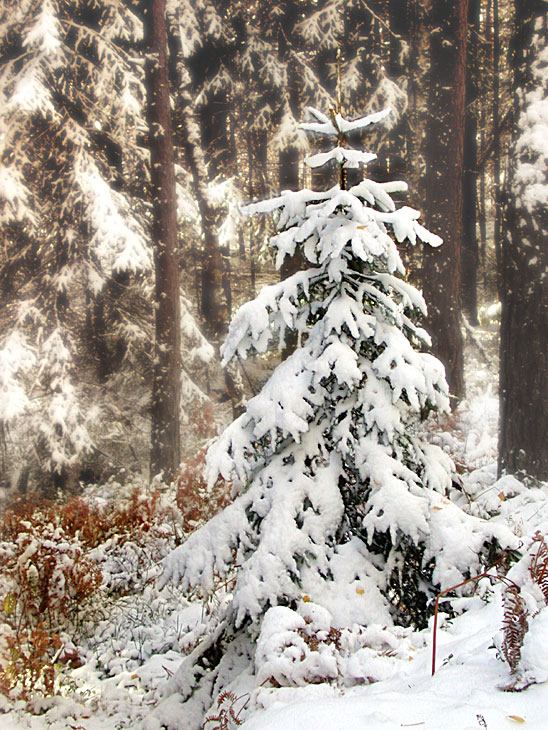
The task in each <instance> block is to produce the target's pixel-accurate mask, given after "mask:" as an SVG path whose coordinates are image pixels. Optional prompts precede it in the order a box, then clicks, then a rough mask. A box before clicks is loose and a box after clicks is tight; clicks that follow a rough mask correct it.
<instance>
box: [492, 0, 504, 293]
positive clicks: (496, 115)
mask: <svg viewBox="0 0 548 730" xmlns="http://www.w3.org/2000/svg"><path fill="white" fill-rule="evenodd" d="M499 66H500V23H499V3H498V0H493V156H494V164H493V175H494V178H495V181H494V186H493V187H494V196H495V233H494V238H495V255H496V261H497V291H498V295H499V298H500V296H501V285H502V284H501V273H500V272H501V270H502V253H501V238H502V226H501V199H500V198H501V195H500V79H499V70H500V69H499Z"/></svg>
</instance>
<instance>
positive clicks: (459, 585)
mask: <svg viewBox="0 0 548 730" xmlns="http://www.w3.org/2000/svg"><path fill="white" fill-rule="evenodd" d="M504 557H505V556H504V555H503V556H502V557H501V558H499V559H498V560H497V561H496V562H494V563H493V565H490V566H489V567H488V568H487V570H486V571H484V572H483V573H480V574H479V575H475V576H474V577H473V578H467V579H466V580H463V581H462V583H457V585H455V586H451V588H446V589H445V590H444V591H440V592H439V593H438V595H437V596H436V603H435V605H434V627H433V629H434V634H433V637H432V676H434V674H435V673H436V637H437V634H436V632H437V628H438V604H439V600H440V598H441V597H442V596H445V594H446V593H451V591H455V590H456V589H457V588H462V586H465V585H466V584H467V583H472V582H473V581H476V580H480V578H487V577H489V578H494V579H495V580H500V581H501V582H502V583H506V584H507V585H508V584H511V585H513V586H514V587H515V588H516V589H517V591H518V592H519V590H520V588H519V586H518V585H516V584H515V583H514V581H512V580H510V579H509V578H506V577H505V576H502V575H489V571H490V570H492V569H493V568H494V567H495V566H496V565H498V564H499V563H500V562H501V561H502V560H503V558H504Z"/></svg>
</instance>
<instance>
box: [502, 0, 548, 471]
mask: <svg viewBox="0 0 548 730" xmlns="http://www.w3.org/2000/svg"><path fill="white" fill-rule="evenodd" d="M515 8H516V18H515V37H514V53H513V59H514V115H515V116H514V140H513V153H512V155H511V167H510V175H509V181H508V205H507V224H508V232H509V236H508V237H507V238H506V240H505V241H504V242H503V247H502V252H501V254H502V287H501V293H502V319H501V343H500V348H501V349H500V355H501V367H500V396H501V401H500V403H501V408H500V440H499V468H500V470H501V471H506V472H522V473H524V474H527V475H530V476H532V477H535V478H537V479H540V480H546V479H548V440H547V434H548V330H547V324H546V323H547V322H548V276H547V275H546V272H547V271H548V233H547V231H548V207H547V205H546V195H545V192H544V191H545V190H546V189H547V187H548V152H547V151H546V144H545V140H546V138H547V137H548V111H547V105H548V78H547V76H546V73H545V69H544V68H543V66H542V61H541V60H540V59H541V54H542V56H543V57H544V58H545V56H546V52H547V46H548V41H547V20H546V12H545V11H546V8H545V3H543V2H541V1H537V2H535V1H534V0H516V2H515ZM544 63H545V62H544Z"/></svg>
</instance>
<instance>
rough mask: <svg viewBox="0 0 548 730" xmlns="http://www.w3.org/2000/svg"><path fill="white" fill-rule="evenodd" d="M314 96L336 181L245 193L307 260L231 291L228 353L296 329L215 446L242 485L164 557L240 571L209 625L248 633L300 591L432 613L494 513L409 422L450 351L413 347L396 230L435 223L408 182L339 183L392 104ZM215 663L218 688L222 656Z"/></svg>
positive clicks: (427, 401) (225, 469) (170, 570)
mask: <svg viewBox="0 0 548 730" xmlns="http://www.w3.org/2000/svg"><path fill="white" fill-rule="evenodd" d="M310 111H311V113H312V115H313V117H314V121H313V122H312V123H309V124H305V125H303V128H304V129H305V130H307V131H309V132H315V133H319V134H322V135H324V136H325V137H327V138H328V139H329V140H330V141H331V142H332V144H331V148H330V149H329V151H327V152H324V153H319V154H316V155H314V156H313V157H310V158H308V160H307V163H308V165H310V166H312V167H315V166H318V165H322V164H324V163H328V162H330V161H333V160H334V161H336V163H337V165H338V168H339V178H340V184H339V185H336V186H334V187H332V188H331V189H330V190H327V191H325V192H316V191H311V190H301V191H299V192H284V193H283V194H282V195H281V196H280V197H277V198H274V199H272V200H268V201H265V202H261V203H257V204H254V205H250V206H249V207H248V208H247V212H248V213H250V214H254V213H268V212H275V213H277V216H278V220H277V226H278V234H277V235H275V236H274V237H273V238H272V240H271V246H272V248H273V250H274V252H275V254H276V263H277V266H278V267H279V266H281V265H282V263H283V260H284V258H285V257H286V256H292V255H294V253H295V251H296V250H297V249H300V250H301V252H302V255H303V258H304V259H306V261H307V262H308V265H309V268H308V269H307V270H305V271H299V272H298V273H296V274H294V275H293V276H291V277H289V278H288V279H286V280H284V281H282V282H280V283H277V284H274V285H272V286H267V287H265V288H264V289H263V290H262V291H261V292H260V294H259V296H258V297H257V298H256V299H255V300H254V301H252V302H249V303H247V304H245V305H244V306H243V307H241V308H240V310H239V311H238V312H237V314H236V316H235V318H234V320H233V321H232V324H231V326H230V330H229V334H228V337H227V340H226V342H225V344H224V350H223V355H224V360H225V362H229V361H230V360H231V359H232V358H233V357H236V356H239V357H242V358H245V357H247V356H248V355H249V354H250V353H252V352H255V353H259V354H260V353H264V352H266V351H267V349H268V348H269V347H271V346H277V347H278V348H282V347H283V346H284V340H285V337H286V333H288V332H296V333H297V335H298V343H299V344H298V347H297V349H296V350H295V351H294V353H293V354H292V355H291V356H290V357H289V358H288V359H287V360H285V361H284V362H282V363H281V364H280V365H279V366H278V368H277V369H276V370H275V372H274V373H273V375H272V376H271V377H270V379H269V380H268V382H267V383H266V385H265V386H264V387H263V389H262V391H261V392H260V393H259V394H258V395H257V396H255V397H254V398H252V399H251V400H250V401H249V402H248V403H247V409H246V412H245V413H244V414H243V415H242V416H240V417H239V418H238V419H237V420H236V421H234V422H233V423H232V425H230V426H229V427H228V428H227V429H226V430H225V431H224V433H223V434H222V435H221V436H220V437H219V438H218V440H217V441H216V442H215V443H214V444H213V445H212V446H211V448H210V450H209V453H208V457H207V476H208V479H209V482H210V484H213V483H214V482H215V481H216V479H217V478H218V477H223V478H224V479H227V480H232V482H233V485H234V487H233V495H234V501H233V502H232V504H230V505H229V506H228V507H227V508H226V509H225V510H224V511H223V512H221V513H220V514H219V515H217V516H216V517H215V518H213V519H212V520H211V521H210V522H209V523H208V524H207V525H205V526H204V527H203V528H202V529H200V530H198V531H197V532H196V533H194V534H193V535H191V536H190V538H189V539H188V540H187V541H186V542H185V543H184V544H183V545H181V546H180V547H179V548H178V549H176V550H175V551H174V552H173V553H172V554H171V555H170V556H168V558H167V559H166V562H165V575H166V580H167V579H170V578H171V579H172V580H174V581H176V582H180V583H182V585H183V586H184V587H192V586H200V587H201V588H202V589H203V590H204V591H205V592H206V594H207V593H210V592H212V591H214V590H215V585H216V581H217V580H218V578H219V577H221V578H223V577H225V576H233V579H234V587H233V590H232V595H231V599H230V601H229V604H228V606H227V611H226V615H225V617H224V619H223V621H224V624H223V622H221V626H220V627H219V628H218V630H217V638H219V637H220V636H222V634H223V632H224V640H225V641H228V643H230V640H229V639H227V637H231V636H233V635H234V634H233V632H234V631H236V636H238V635H239V636H240V637H241V636H243V635H244V634H247V635H248V636H251V637H253V636H255V637H256V636H257V633H258V627H260V626H261V620H262V617H263V616H264V614H265V613H266V612H267V611H269V609H270V610H271V611H272V610H274V611H276V610H278V609H277V608H276V607H278V606H280V605H282V606H285V607H288V608H289V609H297V610H298V606H299V605H301V606H302V605H303V604H302V602H303V601H304V602H305V603H307V605H308V603H314V604H319V605H320V607H321V610H322V611H325V610H327V611H328V614H329V615H330V616H331V621H332V624H333V625H334V626H338V627H344V626H352V625H354V624H360V625H366V626H367V625H371V624H381V625H383V626H392V625H394V624H399V625H409V624H412V625H415V626H424V625H425V622H426V619H427V617H428V614H429V610H431V605H430V606H429V602H430V601H431V599H432V598H433V596H434V595H435V594H436V593H437V591H438V590H439V588H440V587H442V588H443V587H448V586H450V585H453V584H456V583H458V582H459V581H461V580H463V579H464V578H465V577H466V576H467V575H468V574H469V571H470V570H477V569H478V565H479V562H480V559H481V558H480V554H481V552H482V550H483V548H484V546H485V545H487V543H489V542H490V541H491V540H492V539H493V531H492V530H493V528H492V527H488V526H487V523H484V522H482V521H481V520H479V519H476V518H473V517H470V516H468V515H467V514H465V513H464V512H462V511H461V510H460V509H459V508H458V507H457V506H455V505H453V504H452V503H451V502H450V501H449V499H448V498H447V496H446V494H447V491H448V489H449V488H450V485H451V476H452V471H453V465H452V462H451V460H450V458H449V457H448V456H447V455H446V454H445V453H444V452H442V451H441V450H440V449H439V448H437V447H435V446H432V445H429V444H427V443H425V442H424V441H422V440H421V438H420V437H419V436H418V435H417V433H416V429H415V425H416V424H417V423H418V422H419V421H420V420H421V418H424V417H425V416H426V414H427V413H428V412H430V411H432V410H438V411H442V412H443V411H447V409H448V402H449V400H448V392H447V385H446V382H445V378H444V371H443V366H442V365H441V364H440V363H439V361H438V360H437V359H436V358H435V357H434V356H433V355H431V354H429V353H426V352H424V351H423V349H424V348H425V347H427V346H428V344H429V338H428V335H427V334H426V332H425V331H424V330H423V329H422V328H421V327H420V326H419V324H417V317H420V316H422V315H424V314H425V305H424V301H423V299H422V296H421V295H420V293H419V292H418V291H417V290H416V289H415V288H414V287H413V286H411V285H410V284H409V283H407V282H406V281H405V280H404V279H403V274H404V269H403V266H402V263H401V260H400V257H399V254H398V250H397V246H396V243H395V242H394V239H395V240H396V241H397V242H402V241H404V240H405V239H407V240H409V241H411V242H412V243H415V242H416V240H417V238H418V239H421V240H422V241H424V242H426V243H427V244H429V245H433V246H437V245H439V244H440V243H441V240H440V239H439V237H437V236H435V235H433V234H432V233H429V232H428V231H427V230H425V229H424V228H423V227H422V226H421V225H420V224H419V223H418V220H417V219H418V217H419V213H418V212H417V211H416V210H413V209H411V208H409V207H402V208H399V209H397V208H396V206H395V204H394V202H393V200H392V198H391V197H390V194H391V193H394V192H400V191H403V190H405V188H406V186H405V184H404V183H401V182H385V183H376V182H373V181H372V180H368V179H364V180H363V181H362V182H360V183H359V184H358V185H356V186H354V187H352V188H350V189H348V190H347V189H345V184H346V183H345V179H346V170H347V168H348V167H357V166H361V165H364V164H367V163H368V162H369V161H370V160H373V159H374V158H375V155H374V154H371V153H368V152H361V151H358V150H354V149H348V148H347V147H346V146H345V135H346V134H347V133H348V132H351V131H353V130H359V129H363V128H364V127H367V126H368V125H370V124H373V123H376V122H379V121H381V120H382V119H383V118H384V117H385V116H386V114H387V112H384V111H383V112H378V113H375V114H372V115H369V116H367V117H365V118H363V119H359V120H356V121H347V120H346V119H344V118H342V117H341V116H340V115H339V114H335V113H332V114H331V117H328V116H326V115H324V114H322V113H320V112H318V111H315V110H310ZM333 142H334V143H335V146H334V147H333ZM301 619H302V616H301ZM290 623H291V622H290ZM223 626H224V628H223ZM296 626H297V624H295V626H293V629H295V628H296ZM240 627H241V628H242V629H243V633H242V631H238V630H239V629H240ZM288 628H289V627H288ZM269 631H270V629H269ZM263 639H264V637H263ZM214 641H215V639H214V638H212V639H210V641H209V643H208V647H207V648H208V649H211V646H212V644H213V643H214ZM236 643H237V644H238V645H239V647H240V648H239V651H240V653H241V643H240V639H238V640H237V642H236ZM259 643H260V645H261V646H263V649H264V642H263V640H262V639H261V640H260V641H259ZM250 647H252V643H251V644H250ZM203 652H206V649H203V650H202V653H203ZM249 652H250V656H252V655H253V649H252V648H250V650H249ZM199 653H200V652H199V650H198V653H197V654H195V655H194V656H191V657H190V658H189V659H188V660H187V661H186V662H185V663H184V664H183V666H182V668H181V671H180V672H179V675H178V678H177V677H176V678H175V680H174V682H175V684H174V687H177V688H178V689H179V691H181V692H182V694H183V695H185V693H186V694H187V696H188V695H189V694H190V693H191V691H194V690H193V689H192V688H193V686H194V685H195V679H193V680H191V679H190V677H195V674H194V673H193V672H194V670H193V669H191V664H192V662H193V661H194V662H195V661H198V654H199ZM262 653H263V654H264V651H263V652H262ZM210 655H211V651H208V652H207V656H208V657H209V659H208V661H209V660H210V658H211V657H210ZM231 661H234V660H233V659H232V660H231ZM255 661H256V662H258V661H259V660H258V658H257V656H256V657H255ZM209 667H210V668H211V663H210V664H209ZM218 673H219V674H218V677H219V679H218V681H217V684H216V685H215V686H216V687H217V688H219V690H220V689H221V688H222V687H220V685H222V681H223V680H222V679H220V677H223V676H225V668H223V665H222V663H221V665H220V668H219V669H218ZM257 673H258V675H260V672H257ZM206 674H207V673H206ZM225 679H226V677H225ZM198 694H199V693H198Z"/></svg>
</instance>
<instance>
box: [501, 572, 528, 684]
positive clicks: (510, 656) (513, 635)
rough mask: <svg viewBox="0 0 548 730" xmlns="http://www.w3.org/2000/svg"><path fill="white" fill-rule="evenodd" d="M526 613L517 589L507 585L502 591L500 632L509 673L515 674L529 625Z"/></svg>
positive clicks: (523, 602) (525, 607)
mask: <svg viewBox="0 0 548 730" xmlns="http://www.w3.org/2000/svg"><path fill="white" fill-rule="evenodd" d="M527 616H528V611H527V606H526V605H525V601H524V600H523V598H522V597H521V596H520V593H519V588H518V587H517V586H514V585H509V586H507V587H506V589H505V591H504V619H503V621H502V630H503V632H504V641H503V642H502V653H503V654H504V658H505V659H506V661H507V662H508V665H509V666H510V671H511V672H512V674H515V673H516V671H517V668H518V665H519V661H520V659H521V648H522V646H523V640H524V638H525V634H526V633H527V629H528V628H529V624H528V621H527Z"/></svg>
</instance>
